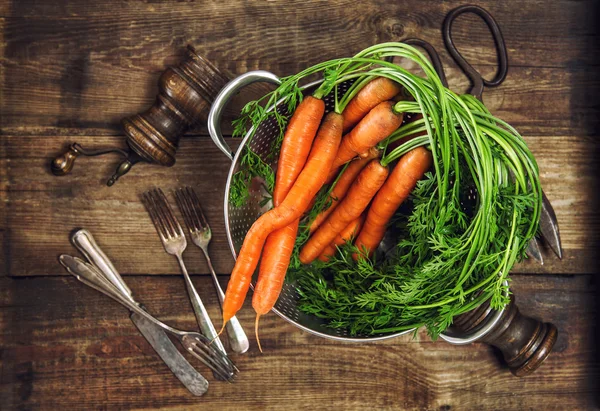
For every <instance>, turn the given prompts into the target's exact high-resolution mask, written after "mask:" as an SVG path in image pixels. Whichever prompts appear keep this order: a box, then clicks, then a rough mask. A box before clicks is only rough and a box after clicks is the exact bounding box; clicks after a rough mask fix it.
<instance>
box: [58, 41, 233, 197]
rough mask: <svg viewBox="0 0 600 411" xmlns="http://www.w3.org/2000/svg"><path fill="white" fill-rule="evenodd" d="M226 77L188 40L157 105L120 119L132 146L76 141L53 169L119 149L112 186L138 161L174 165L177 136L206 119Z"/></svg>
mask: <svg viewBox="0 0 600 411" xmlns="http://www.w3.org/2000/svg"><path fill="white" fill-rule="evenodd" d="M228 81H229V79H228V78H227V76H225V75H224V74H223V73H222V72H220V71H219V69H217V68H216V67H215V66H214V65H213V64H212V63H210V62H209V61H208V60H206V59H205V58H203V57H201V56H200V55H199V54H198V53H197V52H196V50H195V49H194V48H193V47H192V46H189V45H188V46H187V50H186V55H185V59H184V60H183V61H182V62H181V63H180V64H179V65H178V66H176V67H168V68H167V69H166V70H165V71H164V72H163V74H162V75H161V76H160V78H159V81H158V87H159V93H158V96H157V98H156V101H155V103H154V105H153V106H152V107H150V108H149V109H148V110H146V111H145V112H143V113H140V114H136V115H134V116H131V117H126V118H124V119H123V120H122V125H123V129H124V131H125V134H126V141H127V145H128V147H129V151H124V150H120V149H103V150H93V151H92V150H85V149H83V148H82V147H81V146H80V145H78V144H72V145H71V146H70V148H69V150H68V151H67V152H66V153H64V154H62V155H60V156H58V157H57V158H55V159H54V160H53V161H52V164H51V169H52V172H53V173H54V174H55V175H65V174H68V173H69V172H70V171H71V170H72V169H73V165H74V162H75V159H76V158H77V157H78V156H79V155H80V154H83V155H86V156H97V155H103V154H107V153H117V154H120V155H122V156H124V157H125V159H124V160H123V161H122V162H121V164H120V165H119V166H118V168H117V170H116V172H115V173H114V175H113V176H112V177H111V178H110V179H109V180H108V182H107V184H108V185H109V186H112V185H113V184H114V183H115V181H116V180H117V179H118V178H119V177H121V176H122V175H124V174H125V173H127V172H128V171H129V170H130V169H131V167H132V166H133V165H134V164H135V163H137V162H139V161H146V162H149V163H153V164H160V165H163V166H167V167H171V166H172V165H173V164H175V154H176V151H177V147H178V145H179V139H180V138H181V136H182V135H183V134H184V133H185V132H186V131H187V130H189V129H190V128H191V127H193V126H195V125H196V124H197V123H199V122H202V121H205V120H206V116H207V115H208V111H209V109H210V105H211V104H212V102H213V100H214V98H215V97H216V96H217V94H218V93H219V91H220V90H221V89H222V88H223V86H225V84H226V83H227V82H228Z"/></svg>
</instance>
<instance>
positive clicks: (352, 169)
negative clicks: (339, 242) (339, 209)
mask: <svg viewBox="0 0 600 411" xmlns="http://www.w3.org/2000/svg"><path fill="white" fill-rule="evenodd" d="M379 154H380V153H379V150H377V149H375V148H373V149H371V150H369V152H368V154H367V156H365V157H363V158H358V159H356V160H353V161H351V162H350V164H348V167H346V169H345V170H344V172H343V173H342V174H341V175H340V178H339V179H338V180H337V183H336V184H335V187H333V190H331V193H329V198H330V199H331V205H330V206H329V208H328V209H326V210H323V211H322V212H321V213H320V214H319V215H317V217H315V219H314V220H313V222H312V223H311V225H310V227H309V232H310V233H311V234H312V233H313V232H314V231H315V230H316V229H317V228H319V226H320V225H321V224H322V223H323V221H325V219H326V218H327V217H329V214H331V213H332V212H333V210H335V207H336V206H337V205H338V204H339V201H340V200H341V199H342V198H344V196H345V195H346V193H347V192H348V189H349V188H350V186H351V185H352V183H353V182H354V180H356V176H358V174H359V173H360V172H361V171H362V169H363V168H365V166H366V165H367V164H368V163H369V162H370V161H371V160H373V159H374V158H377V157H379Z"/></svg>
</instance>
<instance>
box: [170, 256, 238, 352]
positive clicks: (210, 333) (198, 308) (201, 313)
mask: <svg viewBox="0 0 600 411" xmlns="http://www.w3.org/2000/svg"><path fill="white" fill-rule="evenodd" d="M177 261H178V262H179V267H181V272H182V273H183V278H184V280H185V285H186V288H187V291H188V295H189V297H190V301H191V303H192V307H193V309H194V315H195V316H196V321H197V322H198V326H199V327H200V331H201V332H202V334H204V336H205V337H206V338H208V339H210V340H211V341H212V343H213V344H215V345H216V346H217V348H218V349H219V350H221V352H222V353H223V354H227V353H226V352H225V347H224V346H223V343H222V342H221V340H220V339H219V335H218V334H217V330H216V329H215V326H214V325H213V323H212V321H211V320H210V317H209V316H208V311H206V307H204V304H203V303H202V300H201V299H200V296H199V295H198V291H196V287H194V284H193V283H192V279H191V278H190V275H189V274H188V272H187V269H186V268H185V264H184V263H183V258H182V257H181V256H180V255H178V256H177Z"/></svg>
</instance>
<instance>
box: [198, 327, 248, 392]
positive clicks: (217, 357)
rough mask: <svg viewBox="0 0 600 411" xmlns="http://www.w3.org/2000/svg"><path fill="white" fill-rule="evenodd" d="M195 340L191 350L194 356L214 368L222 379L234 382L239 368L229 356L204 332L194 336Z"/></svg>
mask: <svg viewBox="0 0 600 411" xmlns="http://www.w3.org/2000/svg"><path fill="white" fill-rule="evenodd" d="M194 340H195V341H193V342H192V344H190V347H191V348H192V347H193V349H191V350H190V352H191V353H192V354H193V355H194V357H196V358H198V359H199V360H200V361H202V362H203V363H204V364H205V365H206V366H207V367H209V368H210V369H211V370H213V371H214V372H215V374H216V375H217V376H218V377H219V378H220V379H222V380H224V381H229V382H233V381H234V380H235V377H236V375H237V373H238V371H239V370H238V368H237V367H236V366H235V364H234V363H233V362H232V361H231V360H230V359H229V357H228V356H227V355H225V354H223V353H222V352H221V351H220V350H219V349H217V348H216V347H215V346H214V345H212V344H211V343H210V340H208V338H206V337H205V336H204V335H202V334H198V335H196V336H194Z"/></svg>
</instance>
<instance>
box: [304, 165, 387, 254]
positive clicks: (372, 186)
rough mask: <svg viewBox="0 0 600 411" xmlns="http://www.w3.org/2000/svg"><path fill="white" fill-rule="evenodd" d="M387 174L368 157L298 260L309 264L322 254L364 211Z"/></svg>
mask: <svg viewBox="0 0 600 411" xmlns="http://www.w3.org/2000/svg"><path fill="white" fill-rule="evenodd" d="M387 176H388V168H387V167H384V166H382V165H381V163H380V162H379V160H371V162H370V163H369V164H367V166H366V167H365V168H364V169H363V170H362V171H361V172H360V174H359V175H358V177H357V178H356V180H355V181H354V183H352V186H351V187H350V190H348V194H346V196H345V197H344V199H343V200H342V201H341V202H340V203H339V205H338V206H337V207H336V208H335V210H333V213H331V214H330V215H329V217H328V218H327V220H325V222H324V223H323V224H322V225H321V227H319V229H318V230H317V231H315V232H314V234H313V235H312V236H311V237H310V238H309V239H308V241H307V242H306V244H304V246H303V247H302V250H300V261H302V263H304V264H309V263H310V262H312V261H313V260H314V259H315V258H317V257H318V256H319V255H321V253H322V252H323V250H325V247H327V246H328V245H329V244H331V242H332V241H333V240H334V239H335V237H336V236H337V235H338V233H340V232H341V231H342V230H343V229H344V228H346V226H348V224H350V222H351V221H352V220H354V219H356V218H358V217H359V216H360V214H361V213H362V212H363V211H365V209H366V208H367V206H368V205H369V203H370V202H371V199H372V198H373V196H374V195H375V193H377V191H378V190H379V188H380V187H381V186H382V185H383V183H384V181H385V179H386V178H387Z"/></svg>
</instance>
